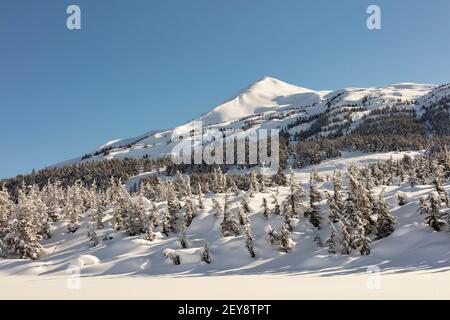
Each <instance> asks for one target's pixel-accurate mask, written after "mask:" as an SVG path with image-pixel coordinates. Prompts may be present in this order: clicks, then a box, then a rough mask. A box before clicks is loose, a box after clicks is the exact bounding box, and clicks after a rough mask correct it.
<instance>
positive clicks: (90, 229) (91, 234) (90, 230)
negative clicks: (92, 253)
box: [87, 223, 99, 247]
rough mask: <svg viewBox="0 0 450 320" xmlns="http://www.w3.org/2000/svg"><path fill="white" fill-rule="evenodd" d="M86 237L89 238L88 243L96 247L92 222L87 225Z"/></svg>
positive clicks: (96, 238)
mask: <svg viewBox="0 0 450 320" xmlns="http://www.w3.org/2000/svg"><path fill="white" fill-rule="evenodd" d="M87 236H88V238H89V244H90V246H91V247H96V246H97V245H98V243H99V241H98V237H97V233H96V232H95V227H94V224H92V223H91V224H89V227H88V235H87Z"/></svg>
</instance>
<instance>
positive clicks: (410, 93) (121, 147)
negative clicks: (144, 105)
mask: <svg viewBox="0 0 450 320" xmlns="http://www.w3.org/2000/svg"><path fill="white" fill-rule="evenodd" d="M449 94H450V88H449V87H448V86H440V87H437V86H435V85H430V84H415V83H400V84H394V85H388V86H385V87H372V88H346V89H339V90H335V91H314V90H310V89H306V88H302V87H297V86H294V85H291V84H288V83H285V82H282V81H280V80H277V79H274V78H270V77H264V78H262V79H260V80H258V81H256V82H255V83H254V84H252V85H250V86H249V87H248V88H247V89H245V90H244V91H242V92H241V93H239V94H237V95H236V96H235V97H234V98H232V99H230V100H229V101H227V102H225V103H224V104H221V105H219V106H217V107H215V108H214V109H212V110H211V111H210V112H208V113H207V114H205V115H203V116H201V117H199V118H198V119H196V120H197V121H202V122H203V127H204V128H216V129H241V128H245V129H249V128H267V129H272V128H278V129H286V128H288V129H289V132H290V133H291V134H295V133H299V132H302V131H305V130H308V129H309V128H310V127H311V124H312V123H313V121H310V122H308V121H307V122H305V123H301V124H299V125H293V124H294V123H295V121H296V120H297V119H299V118H301V117H303V118H308V117H311V116H314V115H324V114H326V115H327V117H328V118H327V121H328V123H329V125H325V126H323V129H322V132H319V133H320V134H321V135H323V136H326V135H328V134H331V133H333V132H334V131H333V127H332V126H336V125H343V124H345V123H346V121H347V120H345V115H346V114H347V115H348V114H351V118H352V125H351V127H350V128H349V129H348V130H350V131H351V130H353V129H355V128H357V127H358V125H360V124H361V122H360V119H362V117H363V116H364V115H367V114H368V113H369V112H370V111H372V110H376V109H381V108H385V107H397V108H410V109H414V110H416V111H419V110H420V109H421V107H422V106H426V105H429V104H430V102H431V101H436V99H439V98H440V97H442V96H446V95H449ZM360 109H361V110H360ZM288 126H289V127H288ZM191 129H192V122H189V123H187V124H184V125H182V126H179V127H176V128H173V129H171V130H160V131H153V132H149V133H146V134H143V135H141V136H138V137H135V138H130V139H118V140H113V141H111V142H108V143H106V144H104V145H102V146H101V147H99V148H98V149H97V150H95V151H93V152H90V153H87V154H86V155H84V156H80V157H79V158H76V159H72V160H69V161H65V162H62V163H59V164H57V166H64V165H70V164H74V163H79V162H87V161H98V160H103V159H124V158H142V157H144V156H145V157H149V158H157V157H159V156H161V155H164V154H168V153H170V152H171V150H172V149H173V147H174V146H175V144H176V143H177V141H172V139H173V138H176V137H178V136H180V135H182V134H186V133H187V132H189V131H190V130H191Z"/></svg>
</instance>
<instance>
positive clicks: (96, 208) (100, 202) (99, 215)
mask: <svg viewBox="0 0 450 320" xmlns="http://www.w3.org/2000/svg"><path fill="white" fill-rule="evenodd" d="M107 201H108V200H107V196H106V194H105V193H104V192H102V191H100V192H98V193H97V195H96V197H95V200H94V205H93V220H94V221H95V224H96V228H97V229H103V228H104V227H105V226H104V224H103V218H104V216H105V211H106V207H107V206H108V202H107Z"/></svg>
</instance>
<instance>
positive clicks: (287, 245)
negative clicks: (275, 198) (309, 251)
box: [280, 224, 294, 253]
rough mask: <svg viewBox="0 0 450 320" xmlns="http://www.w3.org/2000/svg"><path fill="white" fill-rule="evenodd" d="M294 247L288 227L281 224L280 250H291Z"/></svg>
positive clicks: (286, 251)
mask: <svg viewBox="0 0 450 320" xmlns="http://www.w3.org/2000/svg"><path fill="white" fill-rule="evenodd" d="M293 247H294V243H293V241H292V239H291V232H290V231H289V229H288V227H287V226H286V225H285V224H283V226H282V228H281V234H280V251H282V252H285V253H288V252H291V251H292V249H293Z"/></svg>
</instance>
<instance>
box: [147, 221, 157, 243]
mask: <svg viewBox="0 0 450 320" xmlns="http://www.w3.org/2000/svg"><path fill="white" fill-rule="evenodd" d="M144 239H145V240H147V241H150V242H152V241H153V240H155V234H154V233H153V221H150V220H149V221H147V225H146V229H145V236H144Z"/></svg>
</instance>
